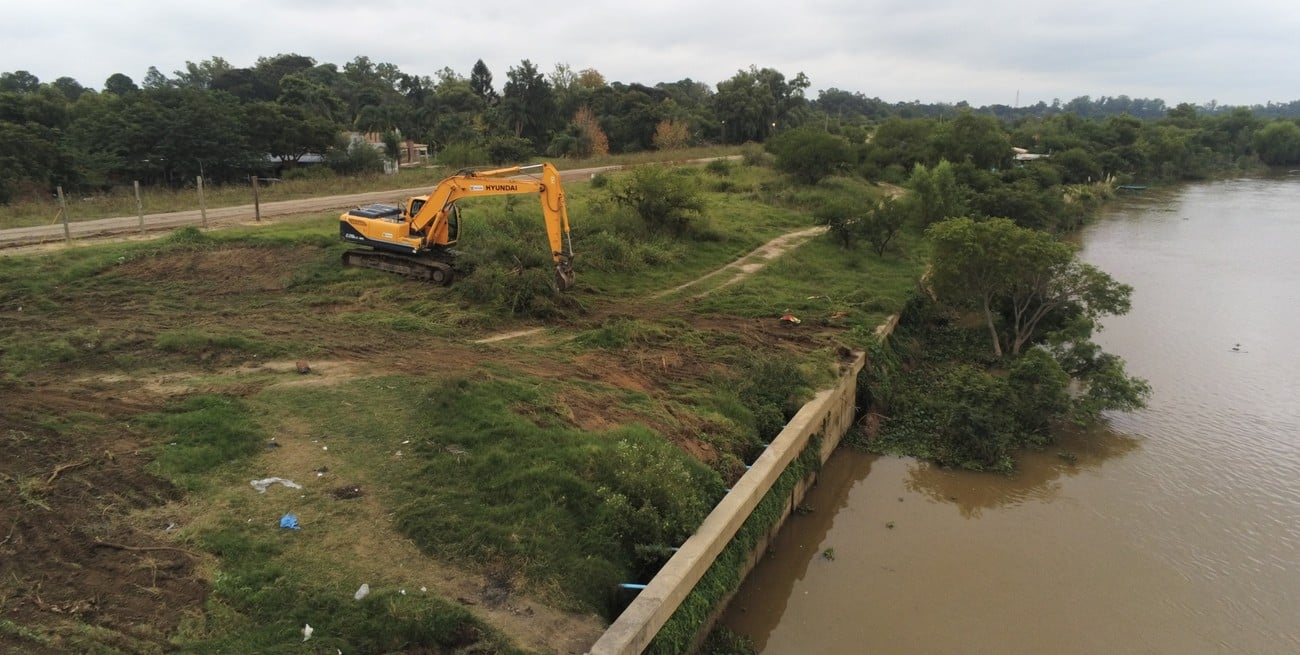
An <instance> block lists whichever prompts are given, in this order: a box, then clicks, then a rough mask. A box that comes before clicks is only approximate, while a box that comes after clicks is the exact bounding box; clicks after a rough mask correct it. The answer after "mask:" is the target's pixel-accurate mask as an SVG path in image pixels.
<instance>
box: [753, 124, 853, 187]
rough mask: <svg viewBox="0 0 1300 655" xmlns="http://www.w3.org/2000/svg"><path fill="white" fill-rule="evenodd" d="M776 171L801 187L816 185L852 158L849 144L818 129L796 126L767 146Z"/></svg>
mask: <svg viewBox="0 0 1300 655" xmlns="http://www.w3.org/2000/svg"><path fill="white" fill-rule="evenodd" d="M767 150H768V151H769V152H771V153H772V154H773V155H775V156H776V165H777V168H779V169H781V170H783V171H785V172H787V173H789V174H791V175H792V176H794V178H795V179H796V180H798V181H799V182H802V183H804V184H816V183H817V182H819V181H821V179H822V178H824V177H826V176H828V175H830V174H831V173H833V172H834V171H835V170H836V169H838V168H841V167H843V166H845V165H846V164H848V163H849V162H850V161H851V160H852V157H853V152H852V149H850V148H849V143H848V142H847V141H845V140H844V139H843V138H842V137H838V136H835V135H833V134H830V133H828V132H826V131H825V130H823V129H821V128H820V127H811V126H806V127H797V128H794V129H792V130H789V131H786V132H782V133H781V134H779V135H777V136H776V137H775V138H773V139H771V140H770V141H769V142H768V144H767Z"/></svg>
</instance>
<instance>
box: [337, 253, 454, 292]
mask: <svg viewBox="0 0 1300 655" xmlns="http://www.w3.org/2000/svg"><path fill="white" fill-rule="evenodd" d="M343 265H344V266H357V267H359V268H373V269H375V270H379V271H387V272H389V273H397V274H398V275H405V276H406V277H409V278H412V279H416V280H421V281H424V282H432V283H433V284H439V285H442V286H447V285H449V284H451V282H452V280H454V279H455V278H456V270H455V269H453V268H452V267H451V264H448V263H447V262H442V261H438V260H436V259H430V258H428V257H413V256H410V255H399V254H397V253H391V252H382V251H379V250H349V251H347V252H345V253H343Z"/></svg>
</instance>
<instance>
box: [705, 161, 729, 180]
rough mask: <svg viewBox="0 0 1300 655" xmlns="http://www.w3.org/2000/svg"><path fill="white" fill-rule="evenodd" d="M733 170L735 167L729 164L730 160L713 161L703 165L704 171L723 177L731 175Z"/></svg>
mask: <svg viewBox="0 0 1300 655" xmlns="http://www.w3.org/2000/svg"><path fill="white" fill-rule="evenodd" d="M734 169H735V165H734V164H732V163H731V160H730V159H714V160H712V161H710V162H709V163H708V164H705V165H704V170H706V171H708V172H710V173H713V174H714V175H721V176H723V177H726V176H728V175H731V172H732V171H733V170H734Z"/></svg>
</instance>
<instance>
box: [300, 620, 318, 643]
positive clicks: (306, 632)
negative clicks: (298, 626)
mask: <svg viewBox="0 0 1300 655" xmlns="http://www.w3.org/2000/svg"><path fill="white" fill-rule="evenodd" d="M313 632H315V630H313V629H312V627H311V624H310V623H304V624H302V640H303V641H307V640H308V639H311V633H313Z"/></svg>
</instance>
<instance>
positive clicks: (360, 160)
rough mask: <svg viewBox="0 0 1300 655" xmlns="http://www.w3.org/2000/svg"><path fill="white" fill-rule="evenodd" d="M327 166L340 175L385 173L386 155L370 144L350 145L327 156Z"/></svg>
mask: <svg viewBox="0 0 1300 655" xmlns="http://www.w3.org/2000/svg"><path fill="white" fill-rule="evenodd" d="M325 165H326V166H329V167H330V169H331V170H333V171H334V172H335V173H338V174H340V175H357V174H363V173H382V172H384V155H383V153H381V152H379V151H378V150H376V149H375V148H374V147H372V146H371V145H370V144H368V143H364V142H362V143H356V142H354V143H350V144H348V145H347V146H342V147H336V148H334V149H332V150H330V151H329V152H328V153H326V155H325Z"/></svg>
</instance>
